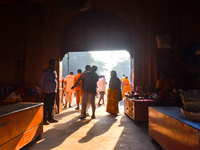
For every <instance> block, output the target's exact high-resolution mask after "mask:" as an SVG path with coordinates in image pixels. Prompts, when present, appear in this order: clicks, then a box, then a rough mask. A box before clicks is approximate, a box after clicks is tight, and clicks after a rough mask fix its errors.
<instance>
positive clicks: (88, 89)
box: [72, 66, 99, 119]
mask: <svg viewBox="0 0 200 150" xmlns="http://www.w3.org/2000/svg"><path fill="white" fill-rule="evenodd" d="M96 71H97V66H92V71H87V72H85V73H83V74H82V75H81V76H80V78H79V80H77V82H76V83H75V85H74V86H73V87H72V89H73V88H75V87H76V85H77V84H78V83H79V81H80V80H81V79H84V87H83V91H82V115H81V116H80V117H79V119H84V118H86V110H87V104H88V103H90V104H91V106H92V116H91V118H92V119H94V118H95V109H96V106H95V95H96V88H97V81H98V80H99V76H98V75H97V73H96Z"/></svg>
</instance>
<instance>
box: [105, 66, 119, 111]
mask: <svg viewBox="0 0 200 150" xmlns="http://www.w3.org/2000/svg"><path fill="white" fill-rule="evenodd" d="M110 75H111V78H110V82H109V89H108V93H107V105H106V112H108V113H111V114H117V113H119V108H118V103H119V100H121V93H120V92H121V81H120V79H119V78H118V77H117V73H116V71H114V70H112V71H111V73H110Z"/></svg>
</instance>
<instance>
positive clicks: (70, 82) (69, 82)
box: [64, 74, 74, 92]
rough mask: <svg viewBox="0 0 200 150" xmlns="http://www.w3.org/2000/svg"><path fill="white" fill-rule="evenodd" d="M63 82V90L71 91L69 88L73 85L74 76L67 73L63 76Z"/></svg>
mask: <svg viewBox="0 0 200 150" xmlns="http://www.w3.org/2000/svg"><path fill="white" fill-rule="evenodd" d="M64 82H65V89H66V90H65V91H66V92H73V90H72V89H71V87H72V86H73V85H74V76H73V75H71V74H70V75H68V76H66V77H65V79H64Z"/></svg>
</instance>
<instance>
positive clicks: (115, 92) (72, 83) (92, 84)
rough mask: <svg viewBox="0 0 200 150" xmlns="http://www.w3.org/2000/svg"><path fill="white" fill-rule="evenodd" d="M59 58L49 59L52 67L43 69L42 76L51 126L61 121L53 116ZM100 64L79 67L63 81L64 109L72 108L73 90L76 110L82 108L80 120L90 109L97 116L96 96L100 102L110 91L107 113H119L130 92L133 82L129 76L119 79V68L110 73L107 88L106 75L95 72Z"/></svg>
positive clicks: (103, 101) (99, 103) (45, 107)
mask: <svg viewBox="0 0 200 150" xmlns="http://www.w3.org/2000/svg"><path fill="white" fill-rule="evenodd" d="M55 68H56V60H54V59H50V60H49V67H48V68H47V69H45V70H44V71H43V72H42V76H41V78H40V85H41V88H42V89H43V93H44V124H45V125H48V124H49V123H51V122H58V120H56V119H55V118H53V115H52V109H53V106H54V103H55V97H56V93H57V88H58V83H57V72H56V70H55ZM97 69H98V68H97V66H95V65H93V66H90V65H86V66H85V71H84V72H82V70H81V69H78V70H77V75H74V73H73V72H70V73H69V75H67V76H66V77H65V78H64V80H63V83H64V86H63V91H64V94H65V98H64V101H63V102H64V106H63V107H64V108H71V107H72V99H73V93H75V97H76V105H77V106H76V108H75V109H76V110H79V109H81V115H80V117H79V118H80V119H85V118H86V117H87V116H89V114H88V109H89V108H90V107H91V108H92V115H91V119H94V118H95V117H96V116H95V110H96V104H95V99H96V98H98V97H97V95H99V99H98V105H102V104H104V103H105V99H104V97H105V94H107V104H106V112H108V113H110V114H115V115H116V114H117V113H119V109H118V103H119V101H120V100H122V99H123V97H124V94H125V93H126V92H127V91H130V82H129V80H128V77H124V78H123V79H121V80H120V79H119V78H118V77H117V73H116V71H114V70H112V71H111V72H110V81H109V86H108V90H106V84H107V82H106V79H105V76H104V75H98V74H97V73H96V71H97Z"/></svg>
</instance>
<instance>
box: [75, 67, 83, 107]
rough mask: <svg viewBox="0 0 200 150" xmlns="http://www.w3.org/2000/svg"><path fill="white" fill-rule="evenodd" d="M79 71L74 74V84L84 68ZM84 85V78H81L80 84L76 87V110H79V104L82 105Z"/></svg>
mask: <svg viewBox="0 0 200 150" xmlns="http://www.w3.org/2000/svg"><path fill="white" fill-rule="evenodd" d="M77 73H78V74H77V75H75V76H74V84H75V82H76V81H77V80H78V78H79V77H80V76H81V73H82V70H81V69H78V70H77ZM82 86H83V83H82V80H81V81H80V82H79V83H78V85H77V86H76V87H75V96H76V104H77V107H76V108H75V109H76V110H79V105H80V102H81V96H82Z"/></svg>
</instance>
